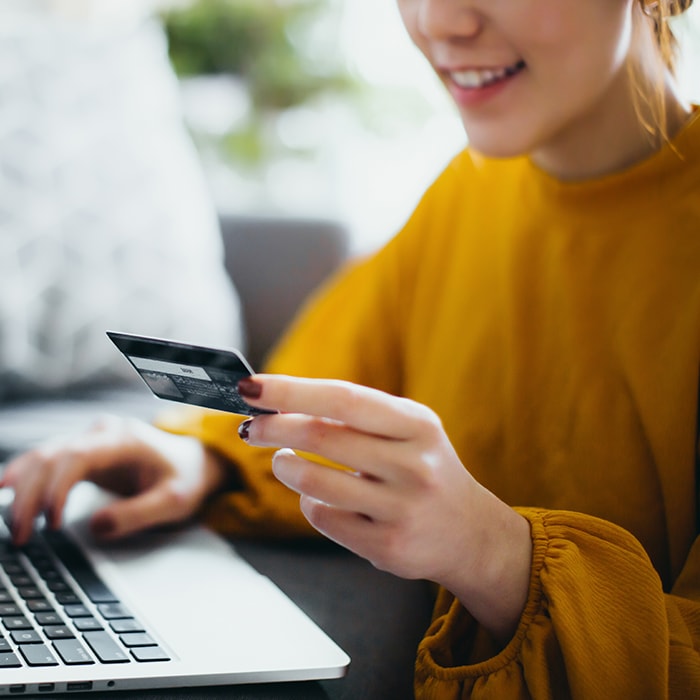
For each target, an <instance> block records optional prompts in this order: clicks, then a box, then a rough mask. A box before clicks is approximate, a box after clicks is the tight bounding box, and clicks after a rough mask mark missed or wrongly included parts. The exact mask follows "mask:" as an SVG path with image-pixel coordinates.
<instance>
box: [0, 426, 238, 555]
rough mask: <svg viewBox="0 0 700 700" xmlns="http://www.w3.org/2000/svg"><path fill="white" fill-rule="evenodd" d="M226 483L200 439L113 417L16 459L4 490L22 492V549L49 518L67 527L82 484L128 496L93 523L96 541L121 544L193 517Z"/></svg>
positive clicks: (16, 518)
mask: <svg viewBox="0 0 700 700" xmlns="http://www.w3.org/2000/svg"><path fill="white" fill-rule="evenodd" d="M225 478H226V467H225V466H224V464H223V462H222V461H221V459H220V458H219V457H217V456H216V455H215V454H214V453H213V452H210V451H209V450H207V449H206V448H205V447H204V446H203V445H202V444H201V443H200V442H199V441H198V440H197V439H195V438H192V437H187V436H180V435H173V434H170V433H166V432H163V431H162V430H159V429H158V428H155V427H153V426H151V425H149V424H147V423H144V422H142V421H139V420H136V419H132V418H121V417H117V416H105V417H104V418H102V419H100V421H99V422H97V423H96V424H95V425H94V427H93V428H92V429H91V430H89V431H87V432H85V433H83V434H80V435H77V436H71V437H62V438H60V439H56V440H53V441H50V442H48V443H46V444H43V445H41V446H39V447H36V448H35V449H32V450H30V451H28V452H25V453H23V454H21V455H19V456H17V457H15V458H14V459H12V460H11V461H10V462H9V463H8V464H7V466H6V468H5V471H4V473H3V475H2V478H0V487H8V488H11V489H13V491H14V494H15V496H14V501H13V504H12V511H11V515H12V518H11V529H12V538H13V541H14V542H15V544H18V545H21V544H24V543H25V542H26V541H27V540H28V538H29V536H30V535H31V532H32V528H33V524H34V519H35V518H36V516H38V515H39V514H41V513H43V514H44V515H45V517H46V521H47V524H48V525H49V527H53V528H57V527H59V526H60V524H61V518H62V513H63V508H64V506H65V503H66V499H67V497H68V493H69V491H70V490H71V488H72V487H73V486H74V485H75V484H76V483H78V482H79V481H91V482H93V483H95V484H97V485H98V486H101V487H103V488H106V489H108V490H110V491H112V492H114V493H117V494H119V495H121V496H124V498H120V499H117V500H115V501H113V502H112V503H110V504H109V505H107V506H106V507H104V508H101V509H100V510H98V511H96V512H95V513H94V514H93V516H92V518H91V521H90V525H91V528H92V531H93V533H94V534H95V535H96V536H98V537H102V538H104V539H117V538H119V537H123V536H125V535H130V534H132V533H135V532H138V531H140V530H145V529H147V528H150V527H153V526H156V525H163V524H168V523H175V522H179V521H183V520H186V519H188V518H190V517H192V516H193V515H194V514H195V513H196V512H197V511H198V510H199V509H200V507H201V505H202V503H203V502H204V500H205V499H206V498H207V496H209V495H210V494H211V493H213V492H215V491H216V490H218V489H219V488H221V486H222V485H223V482H224V480H225Z"/></svg>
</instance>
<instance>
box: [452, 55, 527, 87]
mask: <svg viewBox="0 0 700 700" xmlns="http://www.w3.org/2000/svg"><path fill="white" fill-rule="evenodd" d="M523 65H524V64H523V63H522V61H521V62H519V63H517V64H516V65H514V66H510V67H508V68H499V69H495V70H494V69H484V70H460V71H454V72H453V73H451V74H450V76H451V77H452V80H454V82H455V83H457V85H459V86H460V87H462V88H468V89H474V88H480V87H484V86H486V85H490V84H491V83H495V82H496V81H498V80H503V78H505V77H506V76H508V75H513V74H514V73H516V72H517V71H518V70H520V68H522V66H523Z"/></svg>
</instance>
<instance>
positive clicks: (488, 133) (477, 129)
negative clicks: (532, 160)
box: [464, 121, 536, 158]
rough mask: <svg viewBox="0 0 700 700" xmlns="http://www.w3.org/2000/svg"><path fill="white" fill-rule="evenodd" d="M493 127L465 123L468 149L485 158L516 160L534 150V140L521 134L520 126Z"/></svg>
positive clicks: (490, 125)
mask: <svg viewBox="0 0 700 700" xmlns="http://www.w3.org/2000/svg"><path fill="white" fill-rule="evenodd" d="M494 126H495V125H494V124H489V125H486V126H484V127H481V126H480V125H475V124H473V123H472V124H470V123H467V122H466V121H465V123H464V129H465V131H466V133H467V140H468V143H469V147H470V148H472V149H473V150H475V151H478V152H479V153H481V154H482V155H483V156H486V157H487V158H516V157H518V156H524V155H527V154H528V153H531V152H532V151H533V150H534V149H535V146H536V139H534V138H532V137H531V136H530V135H529V134H524V133H522V124H514V125H510V126H506V125H499V126H498V128H494Z"/></svg>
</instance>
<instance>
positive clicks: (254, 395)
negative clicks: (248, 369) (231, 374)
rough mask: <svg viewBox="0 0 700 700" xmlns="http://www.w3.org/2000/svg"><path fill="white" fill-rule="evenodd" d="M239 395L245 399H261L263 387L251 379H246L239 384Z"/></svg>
mask: <svg viewBox="0 0 700 700" xmlns="http://www.w3.org/2000/svg"><path fill="white" fill-rule="evenodd" d="M238 393H239V394H240V395H241V396H242V397H243V398H245V399H259V398H260V394H262V385H261V384H260V382H256V381H255V379H253V378H251V377H244V378H243V379H241V380H240V381H239V382H238Z"/></svg>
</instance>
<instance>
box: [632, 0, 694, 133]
mask: <svg viewBox="0 0 700 700" xmlns="http://www.w3.org/2000/svg"><path fill="white" fill-rule="evenodd" d="M692 4H693V0H638V8H639V10H641V11H637V12H636V13H635V18H634V20H635V32H636V34H637V40H638V44H639V45H640V48H641V51H642V55H645V54H647V52H648V51H649V50H650V52H651V53H653V54H654V55H655V57H656V58H659V57H660V58H661V62H659V61H658V60H653V61H651V62H649V63H646V62H644V61H642V63H643V64H644V68H641V69H640V66H639V65H634V64H633V62H631V63H630V72H631V82H632V87H633V90H634V99H635V102H636V105H637V113H638V114H639V117H640V120H641V123H642V125H643V126H644V128H645V129H646V131H647V132H648V133H649V135H650V137H651V138H652V140H653V141H654V142H656V143H657V144H659V145H660V144H661V143H663V142H667V141H668V140H669V134H668V128H667V126H668V122H667V114H666V99H665V95H666V89H667V84H668V77H669V75H670V76H671V77H674V76H675V74H676V67H677V62H678V42H677V40H676V37H675V36H674V34H673V31H672V30H671V27H670V25H669V20H670V19H671V18H672V17H675V16H677V15H680V14H682V13H683V12H685V11H686V10H687V9H688V8H689V7H690V6H691V5H692ZM650 25H651V29H652V31H649V28H650ZM652 41H653V43H654V44H655V45H654V46H648V47H647V46H646V44H649V43H650V42H652ZM640 65H641V64H640ZM645 68H646V70H645ZM650 79H651V88H652V89H651V90H650V89H649V85H650ZM645 88H646V89H645Z"/></svg>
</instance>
